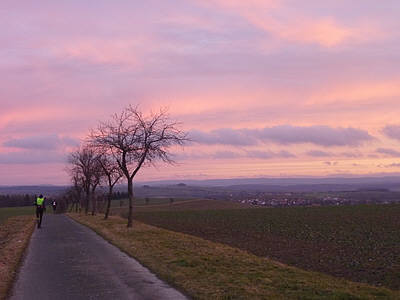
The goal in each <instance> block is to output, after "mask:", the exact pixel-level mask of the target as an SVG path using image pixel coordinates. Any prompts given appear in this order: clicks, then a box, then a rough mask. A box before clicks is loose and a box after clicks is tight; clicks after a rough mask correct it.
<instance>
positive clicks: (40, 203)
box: [35, 195, 46, 228]
mask: <svg viewBox="0 0 400 300" xmlns="http://www.w3.org/2000/svg"><path fill="white" fill-rule="evenodd" d="M35 205H36V222H37V227H38V228H40V226H41V225H42V219H43V212H44V211H45V210H46V203H45V198H44V197H43V195H40V196H39V197H37V198H36V201H35Z"/></svg>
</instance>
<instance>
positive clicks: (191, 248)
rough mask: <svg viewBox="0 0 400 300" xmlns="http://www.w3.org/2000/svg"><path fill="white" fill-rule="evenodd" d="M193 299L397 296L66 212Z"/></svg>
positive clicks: (138, 226) (139, 226)
mask: <svg viewBox="0 0 400 300" xmlns="http://www.w3.org/2000/svg"><path fill="white" fill-rule="evenodd" d="M69 216H71V217H72V218H73V219H75V220H77V221H78V222H80V223H81V224H84V225H86V226H88V227H90V228H92V229H93V230H95V231H96V232H97V233H99V234H100V235H101V236H103V237H104V238H105V239H107V240H109V241H110V242H111V243H113V244H114V245H116V246H117V247H119V248H120V249H121V250H123V251H124V252H126V253H128V254H129V255H131V256H132V257H135V258H136V259H137V260H139V261H140V262H141V263H142V264H143V265H145V266H146V267H148V268H149V269H151V270H152V271H153V272H154V273H156V274H157V275H158V276H159V277H160V278H161V279H164V280H166V281H167V282H169V283H170V284H172V285H174V286H176V287H178V288H179V289H180V290H182V291H183V292H185V293H186V294H188V295H189V296H191V297H193V298H195V299H399V298H400V293H399V292H396V291H392V290H389V289H385V288H378V287H373V286H369V285H366V284H360V283H354V282H350V281H347V280H344V279H340V278H335V277H332V276H328V275H325V274H321V273H316V272H308V271H304V270H300V269H297V268H294V267H289V266H286V265H282V264H280V263H277V262H274V261H272V260H269V259H265V258H261V257H257V256H255V255H252V254H250V253H248V252H245V251H242V250H239V249H237V248H232V247H229V246H226V245H223V244H218V243H214V242H210V241H207V240H204V239H201V238H198V237H194V236H191V235H187V234H182V233H177V232H172V231H168V230H165V229H161V228H158V227H154V226H150V225H146V224H143V223H140V222H134V224H133V228H130V229H128V228H126V220H124V219H122V218H120V217H111V218H110V219H109V220H103V218H102V216H84V215H78V214H69Z"/></svg>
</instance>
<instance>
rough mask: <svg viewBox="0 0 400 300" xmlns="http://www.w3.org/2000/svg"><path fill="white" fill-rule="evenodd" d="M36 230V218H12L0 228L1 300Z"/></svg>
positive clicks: (8, 288)
mask: <svg viewBox="0 0 400 300" xmlns="http://www.w3.org/2000/svg"><path fill="white" fill-rule="evenodd" d="M34 228H35V223H34V218H33V217H31V216H30V217H29V216H17V217H11V218H8V219H7V220H5V221H4V222H3V223H1V226H0V299H5V298H6V296H7V293H8V292H9V290H10V288H11V286H12V283H13V280H14V278H15V275H16V273H17V269H18V266H19V264H20V262H21V258H22V255H23V253H24V250H25V249H26V247H27V246H28V244H29V240H30V237H31V235H32V232H33V230H34Z"/></svg>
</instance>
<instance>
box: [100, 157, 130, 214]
mask: <svg viewBox="0 0 400 300" xmlns="http://www.w3.org/2000/svg"><path fill="white" fill-rule="evenodd" d="M99 163H100V166H101V168H102V169H103V173H104V175H105V177H106V180H107V184H108V193H107V207H106V211H105V214H104V219H105V220H106V219H107V218H108V215H109V213H110V206H111V198H112V194H113V189H114V186H115V185H116V184H117V183H118V182H119V181H120V179H121V178H122V177H123V176H124V174H123V173H122V171H121V169H120V168H119V166H118V163H117V161H116V160H115V159H114V157H113V156H112V155H110V154H109V153H107V152H103V153H102V154H101V156H100V157H99Z"/></svg>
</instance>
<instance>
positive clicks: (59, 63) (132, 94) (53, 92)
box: [0, 0, 400, 185]
mask: <svg viewBox="0 0 400 300" xmlns="http://www.w3.org/2000/svg"><path fill="white" fill-rule="evenodd" d="M0 26H1V28H2V29H3V30H1V31H0V185H18V184H68V183H69V182H70V180H69V177H68V175H67V173H66V171H65V168H66V161H67V159H66V158H67V155H68V153H69V152H70V151H72V150H73V149H75V147H77V146H78V145H79V143H81V141H82V140H83V139H84V138H85V137H86V136H87V134H88V132H89V130H90V128H95V127H96V126H97V124H98V123H99V122H101V121H106V120H108V119H109V118H110V116H111V115H112V114H114V113H118V112H120V111H121V110H122V109H123V108H124V107H126V106H127V105H129V104H132V105H139V107H140V109H141V110H143V111H144V112H150V111H151V110H158V109H159V108H160V107H168V109H169V113H170V116H171V119H173V120H177V121H179V122H182V125H181V128H182V129H183V130H185V131H187V132H188V134H189V137H190V138H191V139H192V140H193V142H191V143H190V144H187V145H186V146H185V147H184V148H182V149H181V148H178V149H171V151H172V152H173V155H174V157H175V159H176V161H177V164H176V165H174V166H169V165H163V164H159V165H157V166H156V167H151V168H145V169H143V170H141V172H140V174H139V175H138V180H146V181H147V180H163V179H182V180H183V179H213V178H242V177H247V178H248V177H296V176H375V175H385V174H386V175H387V174H397V173H400V118H399V116H400V31H399V30H398V29H399V28H400V2H399V1H395V0H385V1H375V0H354V1H344V0H325V1H317V0H307V1H299V0H297V1H294V0H247V1H241V0H185V1H183V0H182V1H180V0H170V1H162V0H148V1H135V0H129V1H128V0H119V1H105V0H96V1H94V0H79V1H78V0H60V1H51V0H40V1H24V0H21V1H13V0H3V1H1V3H0Z"/></svg>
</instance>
